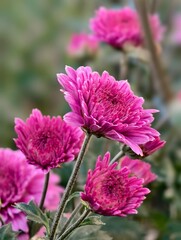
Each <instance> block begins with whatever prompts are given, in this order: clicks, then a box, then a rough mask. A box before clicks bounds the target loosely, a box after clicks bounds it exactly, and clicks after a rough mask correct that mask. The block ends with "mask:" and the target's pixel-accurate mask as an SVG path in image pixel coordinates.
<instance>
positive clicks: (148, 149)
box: [140, 137, 166, 157]
mask: <svg viewBox="0 0 181 240" xmlns="http://www.w3.org/2000/svg"><path fill="white" fill-rule="evenodd" d="M165 143H166V141H163V140H161V139H160V137H156V138H155V139H154V140H153V141H149V142H147V143H145V144H144V145H141V146H140V147H141V149H142V151H143V157H147V156H149V155H151V154H153V153H154V152H156V151H158V150H159V149H161V148H162V147H164V145H165Z"/></svg>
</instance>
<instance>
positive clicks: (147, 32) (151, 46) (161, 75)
mask: <svg viewBox="0 0 181 240" xmlns="http://www.w3.org/2000/svg"><path fill="white" fill-rule="evenodd" d="M146 2H147V1H146V0H135V5H136V7H137V10H138V13H139V16H140V20H141V24H142V27H143V32H144V38H145V43H146V46H147V48H148V50H149V53H150V57H151V62H152V67H153V72H154V74H155V77H156V78H157V80H158V82H155V85H156V87H157V91H158V93H162V97H163V99H164V100H165V102H166V103H168V102H169V101H170V100H171V99H172V97H173V92H172V90H171V87H170V83H169V79H168V77H167V75H166V74H165V71H164V69H163V65H162V62H161V59H160V57H159V54H158V51H157V49H156V44H155V42H154V39H153V36H152V32H151V28H150V24H149V18H148V13H147V5H146ZM156 78H155V79H156Z"/></svg>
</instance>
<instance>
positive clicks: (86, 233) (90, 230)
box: [67, 226, 113, 240]
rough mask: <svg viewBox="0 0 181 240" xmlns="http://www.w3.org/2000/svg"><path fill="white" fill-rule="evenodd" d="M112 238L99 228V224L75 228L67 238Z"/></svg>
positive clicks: (88, 239)
mask: <svg viewBox="0 0 181 240" xmlns="http://www.w3.org/2000/svg"><path fill="white" fill-rule="evenodd" d="M77 239H79V240H103V239H104V240H112V239H113V238H112V237H110V236H109V235H108V234H107V232H105V231H102V230H100V226H82V227H80V228H77V229H76V230H75V231H74V232H73V233H72V234H71V235H70V236H69V237H68V238H67V240H77Z"/></svg>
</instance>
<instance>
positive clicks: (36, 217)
mask: <svg viewBox="0 0 181 240" xmlns="http://www.w3.org/2000/svg"><path fill="white" fill-rule="evenodd" d="M15 207H16V208H18V209H20V210H21V211H23V212H24V213H26V215H27V219H28V220H30V221H33V222H36V223H39V224H42V225H44V226H45V227H46V229H47V233H48V234H49V233H50V220H49V218H48V215H47V214H46V213H43V212H42V210H41V209H40V208H39V207H38V206H37V205H36V204H35V203H34V202H33V201H30V202H29V203H28V204H26V203H16V205H15Z"/></svg>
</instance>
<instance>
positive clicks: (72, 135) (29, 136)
mask: <svg viewBox="0 0 181 240" xmlns="http://www.w3.org/2000/svg"><path fill="white" fill-rule="evenodd" d="M15 131H16V133H17V135H18V138H17V139H15V143H16V145H17V147H18V148H19V149H20V150H21V151H22V152H23V153H24V154H25V156H26V157H27V160H28V162H29V163H30V164H33V165H35V166H37V167H38V168H41V169H43V170H49V169H50V168H55V167H57V166H59V165H60V164H62V163H64V162H69V161H73V160H74V159H75V157H76V156H77V154H78V152H79V150H80V147H81V144H82V140H83V132H82V131H81V130H80V129H79V128H76V127H71V126H69V125H68V124H67V123H66V122H64V121H63V120H62V119H61V117H52V119H51V118H50V116H43V115H42V114H41V112H40V111H39V110H37V109H34V110H33V111H32V114H31V115H30V117H29V118H28V119H27V120H26V122H24V121H22V120H21V119H19V118H16V119H15Z"/></svg>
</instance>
